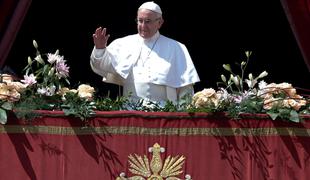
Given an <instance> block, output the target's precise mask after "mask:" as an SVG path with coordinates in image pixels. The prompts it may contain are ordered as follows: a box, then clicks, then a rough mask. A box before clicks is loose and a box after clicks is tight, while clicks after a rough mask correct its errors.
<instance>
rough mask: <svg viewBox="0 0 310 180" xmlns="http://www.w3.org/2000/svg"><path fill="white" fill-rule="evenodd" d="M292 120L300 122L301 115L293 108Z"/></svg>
mask: <svg viewBox="0 0 310 180" xmlns="http://www.w3.org/2000/svg"><path fill="white" fill-rule="evenodd" d="M290 120H291V121H294V122H300V119H299V115H298V113H297V112H296V111H295V110H291V112H290Z"/></svg>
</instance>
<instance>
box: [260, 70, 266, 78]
mask: <svg viewBox="0 0 310 180" xmlns="http://www.w3.org/2000/svg"><path fill="white" fill-rule="evenodd" d="M267 75H268V73H267V71H264V72H262V73H260V75H259V76H258V78H263V77H265V76H267Z"/></svg>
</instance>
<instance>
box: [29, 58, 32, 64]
mask: <svg viewBox="0 0 310 180" xmlns="http://www.w3.org/2000/svg"><path fill="white" fill-rule="evenodd" d="M28 64H29V65H31V64H32V59H31V57H30V56H28Z"/></svg>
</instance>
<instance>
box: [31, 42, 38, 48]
mask: <svg viewBox="0 0 310 180" xmlns="http://www.w3.org/2000/svg"><path fill="white" fill-rule="evenodd" d="M32 44H33V46H34V47H35V48H36V49H38V43H37V41H36V40H33V41H32Z"/></svg>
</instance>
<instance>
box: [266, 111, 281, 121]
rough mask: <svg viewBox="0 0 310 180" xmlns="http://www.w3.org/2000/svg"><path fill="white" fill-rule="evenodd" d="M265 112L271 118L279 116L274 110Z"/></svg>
mask: <svg viewBox="0 0 310 180" xmlns="http://www.w3.org/2000/svg"><path fill="white" fill-rule="evenodd" d="M267 114H268V115H269V116H270V118H271V119H272V120H275V119H277V117H278V116H279V113H276V112H267Z"/></svg>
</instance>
